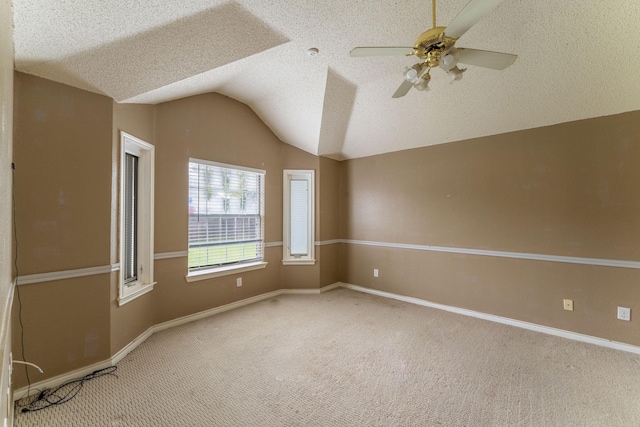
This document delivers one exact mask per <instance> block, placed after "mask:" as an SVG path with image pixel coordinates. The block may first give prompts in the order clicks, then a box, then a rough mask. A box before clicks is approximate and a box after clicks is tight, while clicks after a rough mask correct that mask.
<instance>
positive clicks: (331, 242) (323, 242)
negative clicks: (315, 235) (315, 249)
mask: <svg viewBox="0 0 640 427" xmlns="http://www.w3.org/2000/svg"><path fill="white" fill-rule="evenodd" d="M338 243H342V240H340V239H333V240H320V241H318V240H316V242H315V245H316V246H326V245H336V244H338Z"/></svg>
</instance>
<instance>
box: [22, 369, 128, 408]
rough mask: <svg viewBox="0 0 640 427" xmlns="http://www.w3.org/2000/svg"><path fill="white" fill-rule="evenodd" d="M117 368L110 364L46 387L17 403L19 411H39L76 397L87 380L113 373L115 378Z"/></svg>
mask: <svg viewBox="0 0 640 427" xmlns="http://www.w3.org/2000/svg"><path fill="white" fill-rule="evenodd" d="M117 369H118V367H117V366H110V367H108V368H104V369H99V370H97V371H93V372H92V373H90V374H88V375H85V376H84V377H82V378H78V379H75V380H70V381H67V382H66V383H64V384H61V385H59V386H58V387H55V388H46V389H44V390H42V391H41V392H40V393H39V394H38V395H37V396H36V397H35V398H33V399H31V398H28V397H27V399H28V401H27V403H26V404H24V405H20V404H19V403H18V406H19V407H21V408H22V409H21V410H20V412H35V411H41V410H43V409H46V408H48V407H50V406H55V405H62V404H63V403H66V402H68V401H70V400H71V399H73V398H74V397H76V395H77V394H78V392H79V391H80V390H81V389H82V387H83V386H84V384H85V383H86V382H87V381H90V380H93V379H96V378H100V377H104V376H106V375H113V376H114V377H116V378H117V377H118V376H117V375H116V374H114V372H115V371H116V370H117Z"/></svg>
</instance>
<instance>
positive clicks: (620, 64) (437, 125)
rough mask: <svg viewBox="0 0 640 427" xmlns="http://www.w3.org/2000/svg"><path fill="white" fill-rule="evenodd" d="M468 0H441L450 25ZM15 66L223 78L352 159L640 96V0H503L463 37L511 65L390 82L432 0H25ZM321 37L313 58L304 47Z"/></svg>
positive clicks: (88, 81) (639, 106)
mask: <svg viewBox="0 0 640 427" xmlns="http://www.w3.org/2000/svg"><path fill="white" fill-rule="evenodd" d="M467 1H468V0H439V1H438V4H437V6H438V9H437V21H438V25H441V26H446V25H447V23H449V22H450V21H451V20H453V18H454V17H455V16H456V14H457V13H458V12H459V11H460V10H462V9H463V7H464V6H465V5H466V3H467ZM13 9H14V23H15V34H14V39H15V54H16V69H18V70H20V71H23V72H26V73H31V74H35V75H38V76H42V77H46V78H49V79H52V80H55V81H59V82H63V83H67V84H70V85H73V86H77V87H80V88H83V89H87V90H91V91H94V92H97V93H102V94H105V95H108V96H110V97H112V98H113V99H115V100H116V101H118V102H136V103H154V104H155V103H159V102H163V101H168V100H172V99H177V98H182V97H185V96H189V95H194V94H199V93H204V92H211V91H215V92H219V93H222V94H224V95H227V96H229V97H231V98H234V99H237V100H239V101H241V102H244V103H246V104H248V105H249V106H250V107H251V108H253V110H254V111H255V112H256V113H257V114H258V115H259V116H260V117H261V118H262V119H263V120H264V121H265V122H266V123H267V125H268V126H269V127H270V128H271V129H272V130H273V131H274V132H275V133H276V135H278V137H279V138H280V139H282V140H283V141H284V142H286V143H288V144H291V145H294V146H296V147H299V148H301V149H303V150H305V151H308V152H310V153H313V154H318V155H324V156H328V157H332V158H338V159H344V158H355V157H363V156H368V155H373V154H378V153H384V152H390V151H397V150H403V149H408V148H414V147H421V146H427V145H433V144H441V143H446V142H451V141H457V140H462V139H468V138H472V137H478V136H486V135H493V134H498V133H504V132H509V131H514V130H519V129H527V128H533V127H539V126H546V125H550V124H555V123H561V122H566V121H572V120H578V119H584V118H590V117H596V116H603V115H610V114H616V113H620V112H624V111H632V110H640V77H638V76H639V74H638V70H640V55H639V54H638V52H640V2H638V1H637V0H617V1H613V2H602V1H596V0H564V1H561V2H559V1H557V0H553V1H552V0H539V1H527V0H504V1H503V2H502V3H501V4H499V5H498V6H497V7H496V8H495V9H494V10H493V11H492V12H491V13H490V14H489V15H487V16H486V17H485V18H484V19H483V20H482V21H480V22H479V23H478V24H476V25H475V26H474V27H473V28H472V29H471V30H470V31H469V32H467V33H466V34H465V35H464V36H463V37H462V38H460V40H459V41H458V43H457V46H458V47H468V48H477V49H486V50H493V51H499V52H507V53H515V54H517V55H518V59H517V60H516V62H515V64H514V65H512V66H511V67H509V68H507V69H506V70H504V71H494V70H488V69H483V68H478V67H474V66H468V71H467V72H466V73H465V75H464V78H463V79H462V80H461V81H458V82H455V83H453V84H449V78H448V76H447V75H446V74H445V73H444V71H442V70H440V69H434V70H433V72H432V79H431V84H430V86H431V90H430V91H429V92H419V91H416V90H412V91H410V92H409V94H408V95H407V96H405V97H403V98H399V99H392V98H391V95H392V94H393V93H394V92H395V90H396V89H397V87H398V86H399V85H400V83H402V78H403V76H402V72H403V70H404V68H405V66H411V65H413V64H414V63H415V62H416V60H415V58H413V57H403V56H400V57H367V58H351V57H350V56H349V51H350V50H351V49H352V48H353V47H356V46H412V45H413V43H414V41H415V39H416V38H417V36H418V35H420V34H421V33H422V32H423V31H425V30H427V29H429V28H430V27H431V20H432V16H431V3H430V2H429V1H426V0H396V1H393V2H372V1H370V0H366V1H365V0H351V1H344V0H325V1H322V2H319V1H316V0H313V1H312V0H301V1H291V0H237V1H222V0H191V1H189V2H176V1H172V0H148V1H144V2H140V1H138V0H110V1H105V0H58V1H51V0H14V1H13ZM312 47H315V48H317V49H319V51H320V53H319V55H317V56H316V57H310V56H309V55H307V50H308V49H309V48H312Z"/></svg>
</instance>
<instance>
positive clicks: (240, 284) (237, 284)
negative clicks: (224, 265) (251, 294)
mask: <svg viewBox="0 0 640 427" xmlns="http://www.w3.org/2000/svg"><path fill="white" fill-rule="evenodd" d="M236 286H237V287H238V288H239V287H240V286H242V277H238V278H237V279H236Z"/></svg>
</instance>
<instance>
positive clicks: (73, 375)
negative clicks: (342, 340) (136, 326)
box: [13, 283, 340, 401]
mask: <svg viewBox="0 0 640 427" xmlns="http://www.w3.org/2000/svg"><path fill="white" fill-rule="evenodd" d="M339 286H340V284H339V283H334V284H332V285H328V286H325V287H323V288H320V289H279V290H277V291H273V292H267V293H264V294H260V295H256V296H253V297H251V298H245V299H243V300H240V301H236V302H232V303H230V304H225V305H222V306H220V307H215V308H212V309H210V310H205V311H201V312H198V313H194V314H190V315H188V316H184V317H180V318H178V319H174V320H169V321H167V322H163V323H159V324H157V325H155V326H152V327H150V328H149V329H147V330H146V331H144V332H143V333H142V334H140V335H139V336H138V337H137V338H136V339H134V340H133V341H131V342H130V343H129V344H127V345H126V346H125V347H123V348H122V349H121V350H120V351H118V352H117V353H116V354H114V355H113V356H112V357H110V358H109V359H107V360H103V361H101V362H98V363H94V364H93V365H90V366H86V367H83V368H79V369H76V370H74V371H71V372H67V373H65V374H62V375H58V376H55V377H52V378H49V379H46V380H43V381H39V382H36V383H33V384H31V387H29V388H27V387H22V388H19V389H17V390H15V391H14V393H13V400H14V401H17V400H20V399H22V398H23V397H26V396H27V392H28V391H29V392H30V394H31V395H33V394H36V393H39V392H40V390H42V389H45V388H53V387H57V386H59V385H61V384H64V383H65V382H67V381H70V380H73V379H77V378H82V377H84V376H85V375H88V374H90V373H92V372H94V371H98V370H100V369H104V368H108V367H110V366H113V365H116V364H118V362H120V361H121V360H122V359H124V357H125V356H126V355H127V354H129V353H131V352H132V351H133V350H135V349H136V348H137V347H138V346H139V345H140V344H142V343H143V342H145V341H146V340H147V338H149V337H150V336H151V335H153V334H154V333H156V332H159V331H164V330H166V329H169V328H173V327H176V326H180V325H183V324H185V323H190V322H194V321H196V320H200V319H204V318H207V317H210V316H213V315H216V314H219V313H223V312H225V311H229V310H233V309H236V308H240V307H242V306H245V305H249V304H253V303H256V302H260V301H264V300H267V299H269V298H274V297H277V296H279V295H284V294H317V295H319V294H321V293H323V292H327V291H330V290H332V289H335V288H338V287H339Z"/></svg>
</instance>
